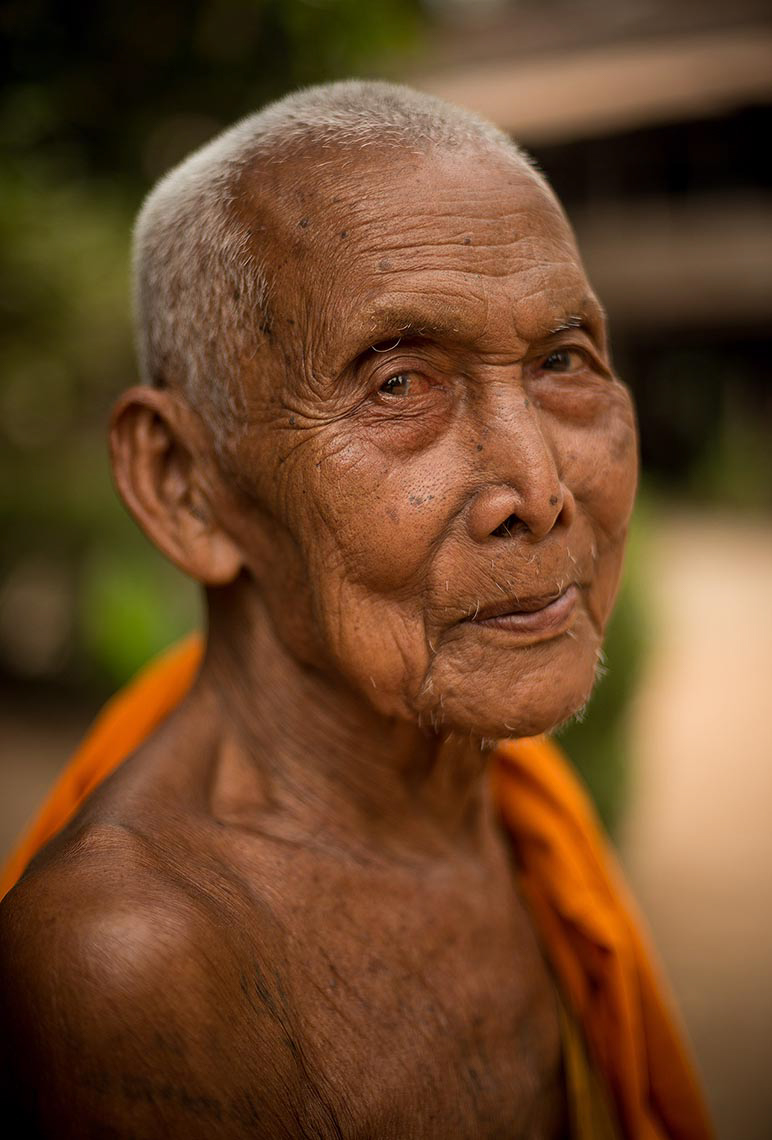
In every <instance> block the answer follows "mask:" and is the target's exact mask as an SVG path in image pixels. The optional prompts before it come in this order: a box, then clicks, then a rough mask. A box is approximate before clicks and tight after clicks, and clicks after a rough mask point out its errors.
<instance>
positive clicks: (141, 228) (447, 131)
mask: <svg viewBox="0 0 772 1140" xmlns="http://www.w3.org/2000/svg"><path fill="white" fill-rule="evenodd" d="M392 148H393V149H395V150H402V151H404V152H407V153H414V154H419V155H420V154H427V153H429V152H430V151H431V150H432V149H448V150H454V149H483V150H498V151H502V152H505V153H506V154H507V155H508V156H509V157H511V158H513V159H514V160H515V161H517V162H518V163H520V164H523V165H528V160H527V158H526V157H525V156H524V155H523V153H522V152H521V151H520V150H519V149H518V147H517V146H516V145H515V144H514V143H513V142H512V140H511V139H510V138H509V137H508V136H507V135H505V134H504V133H503V132H502V131H500V130H498V129H497V128H496V127H494V126H493V125H492V124H491V123H488V122H486V121H485V120H483V119H480V118H478V117H477V116H475V115H473V114H471V113H469V112H467V111H464V110H461V109H460V108H458V107H455V106H453V105H452V104H449V103H446V102H444V101H443V100H440V99H437V98H434V97H432V96H429V95H424V94H421V93H420V92H417V91H413V90H411V89H409V88H407V87H401V86H396V85H393V84H388V83H374V82H373V83H371V82H359V81H348V82H344V83H333V84H327V85H323V86H319V87H312V88H308V89H306V90H303V91H299V92H297V93H295V94H292V95H289V96H287V97H286V98H284V99H281V100H279V101H278V102H276V103H273V104H271V105H269V106H268V107H266V108H264V109H263V110H262V111H260V112H258V113H257V114H255V115H251V116H249V117H248V118H246V119H243V120H242V121H241V122H239V123H237V124H236V125H235V126H233V127H231V128H230V129H229V130H227V131H225V132H224V133H223V134H221V135H220V136H218V137H217V138H216V139H214V140H213V141H212V142H210V143H208V144H207V145H206V146H205V147H203V148H202V149H201V150H199V151H197V152H196V153H194V154H193V155H191V156H190V157H189V158H187V159H186V160H185V161H184V162H182V163H181V164H180V165H179V166H178V167H176V168H175V169H174V170H172V171H171V172H170V173H169V174H167V175H166V176H165V177H164V178H163V179H162V180H161V181H160V182H159V183H158V185H157V186H156V187H155V188H154V189H153V190H152V191H151V193H150V194H149V196H148V198H147V200H146V201H145V204H144V206H143V208H142V210H141V212H140V215H139V218H138V220H137V226H136V230H135V244H134V273H135V315H136V325H137V347H138V354H139V361H140V369H141V375H142V379H143V381H144V382H146V383H149V384H153V385H156V386H163V385H172V386H175V387H177V388H179V389H181V390H182V391H184V392H185V393H186V395H187V396H188V398H189V400H190V401H191V403H193V404H194V406H196V407H198V408H200V409H202V410H206V413H207V416H208V418H209V420H210V422H211V423H212V425H213V427H214V429H215V437H216V438H217V439H219V440H221V439H222V436H223V435H224V433H225V432H226V431H229V430H232V429H233V427H234V425H236V424H238V422H239V421H240V420H242V418H243V408H242V406H241V388H240V385H239V382H238V380H239V377H240V375H241V374H242V373H243V370H244V368H245V366H246V364H247V363H248V362H249V361H251V360H252V359H253V358H254V357H255V355H256V353H257V351H258V349H259V347H260V344H261V341H262V339H263V336H264V334H265V331H266V328H267V322H268V306H269V294H270V291H271V287H272V282H273V274H272V262H273V260H274V259H275V257H276V256H277V248H278V243H277V242H275V241H272V237H274V236H276V235H275V234H274V233H273V232H272V230H273V227H274V225H276V228H277V229H278V228H279V226H278V221H279V218H280V217H281V214H282V211H283V208H284V194H285V191H286V189H287V187H285V186H284V184H283V183H284V182H285V181H288V180H290V179H291V180H293V181H295V182H296V181H297V179H298V173H299V170H300V171H301V173H303V170H302V168H303V165H304V164H307V165H308V170H307V171H305V177H306V178H307V179H309V180H313V179H314V177H315V174H316V171H317V170H318V169H319V164H320V163H329V162H330V161H331V160H332V158H333V154H334V160H335V161H336V162H338V163H340V162H344V164H345V157H346V155H347V154H348V155H350V157H351V159H352V161H356V162H361V161H362V160H363V159H366V157H367V153H368V150H371V151H372V155H373V159H376V157H378V158H382V156H383V154H384V152H385V151H386V152H387V151H388V150H389V149H392ZM327 152H329V154H328V153H327ZM335 152H337V153H335ZM256 220H258V224H257V225H255V224H254V223H255V221H256Z"/></svg>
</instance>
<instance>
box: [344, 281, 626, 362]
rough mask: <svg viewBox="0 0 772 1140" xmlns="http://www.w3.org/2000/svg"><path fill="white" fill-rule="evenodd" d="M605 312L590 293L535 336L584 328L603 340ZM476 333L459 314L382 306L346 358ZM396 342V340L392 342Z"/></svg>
mask: <svg viewBox="0 0 772 1140" xmlns="http://www.w3.org/2000/svg"><path fill="white" fill-rule="evenodd" d="M604 320H605V313H604V310H603V308H602V306H601V305H600V302H599V301H598V300H597V299H596V298H595V297H594V296H593V295H592V294H591V295H590V296H588V297H585V298H583V299H582V301H581V303H580V304H579V305H577V307H576V308H575V309H573V310H571V311H569V312H564V313H560V311H559V310H558V312H557V313H553V315H552V317H551V318H550V319H549V324H546V323H545V327H544V328H543V331H542V332H541V333H540V335H539V336H538V337H537V338H534V339H535V340H546V339H547V338H548V337H551V336H556V335H558V334H559V333H561V332H566V331H568V330H569V329H583V330H585V331H586V332H587V334H588V335H589V336H590V337H591V338H592V339H594V340H597V341H602V340H603V336H604V334H603V328H604ZM474 335H475V332H474V330H472V329H471V328H464V327H463V322H462V320H461V319H460V317H459V318H457V319H456V320H453V319H450V320H445V319H443V318H442V316H441V315H440V314H439V313H438V314H436V315H433V314H430V313H428V312H427V313H424V314H421V313H420V312H417V311H416V309H414V308H412V307H411V308H408V307H395V308H389V307H384V308H383V309H381V310H380V311H378V312H377V313H375V314H374V315H373V322H372V326H371V328H370V329H368V330H367V331H365V330H364V329H363V330H362V333H361V335H360V336H359V337H358V338H357V346H356V347H355V348H354V349H353V351H351V352H350V354H348V362H349V363H352V364H353V363H356V362H360V361H362V360H363V359H364V358H366V357H367V355H369V353H370V352H371V351H373V350H375V351H382V352H383V351H386V347H384V348H380V349H379V348H378V346H381V345H384V346H387V347H388V348H392V347H394V348H396V347H397V344H399V343H400V342H402V341H415V340H426V341H431V340H451V341H453V340H455V341H457V342H463V341H469V340H470V339H472V338H473V337H474ZM395 342H396V343H395Z"/></svg>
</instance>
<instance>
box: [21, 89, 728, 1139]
mask: <svg viewBox="0 0 772 1140" xmlns="http://www.w3.org/2000/svg"><path fill="white" fill-rule="evenodd" d="M136 275H137V301H138V303H137V314H138V323H139V346H140V356H141V361H142V367H143V370H144V378H145V380H146V381H147V383H146V385H145V386H142V387H137V388H134V389H132V390H131V391H129V392H127V393H125V394H124V396H123V397H122V398H121V400H120V401H119V403H118V406H117V408H116V410H115V413H114V418H113V424H112V434H111V440H112V455H113V463H114V471H115V478H116V482H117V485H118V488H119V490H120V492H121V494H122V496H123V498H124V501H125V502H126V504H127V505H128V507H129V509H130V511H131V512H132V513H133V515H134V517H135V518H136V519H137V521H138V523H139V525H140V526H141V527H142V528H143V529H144V530H145V532H146V533H147V534H148V536H149V537H150V539H151V540H152V541H153V542H154V543H155V544H156V546H158V547H159V548H160V549H161V550H162V551H163V552H164V553H165V554H166V555H167V556H168V557H169V558H170V559H172V561H173V562H175V563H176V564H177V565H178V566H179V567H180V568H181V569H182V570H183V571H185V572H186V573H187V574H189V575H191V576H192V577H193V578H195V579H196V580H197V581H199V582H200V583H202V585H203V586H204V587H205V588H206V601H207V613H208V631H207V637H206V647H205V652H204V654H203V659H202V660H201V662H200V668H199V655H200V650H199V648H198V647H197V646H195V645H194V646H193V647H192V648H191V647H188V648H183V649H182V650H181V651H180V652H179V654H178V655H177V656H176V657H173V658H169V659H167V660H166V661H165V662H162V663H161V665H159V666H156V668H155V670H154V671H153V672H152V673H151V674H149V675H147V676H146V677H145V678H144V679H142V680H141V681H140V682H139V683H138V686H135V688H134V689H133V690H131V691H130V692H129V694H127V695H125V696H124V697H123V698H122V699H121V701H122V703H121V702H119V704H118V705H116V706H114V707H113V709H112V710H110V711H109V712H108V714H107V717H106V720H103V721H102V723H101V724H100V726H99V727H98V728H97V730H96V734H95V736H94V737H92V740H91V742H90V743H88V744H87V745H86V748H85V751H84V753H83V754H82V756H81V759H80V761H79V763H80V765H81V767H80V769H79V771H80V776H79V777H78V779H80V781H81V782H80V785H79V786H78V787H77V788H74V787H72V786H69V790H68V791H67V796H69V801H68V804H67V805H66V810H63V809H62V806H61V803H60V804H59V806H57V805H56V804H54V806H53V809H51V810H53V812H54V816H53V817H51V818H49V819H48V821H47V822H45V823H44V832H41V833H40V834H39V835H38V837H37V839H36V840H35V843H34V844H33V846H38V845H39V843H40V841H41V840H42V839H43V838H45V837H46V836H47V835H50V834H51V833H53V832H55V831H56V830H57V829H61V830H60V833H59V834H58V836H57V838H55V839H54V840H52V842H50V843H49V844H48V845H47V846H46V847H45V849H44V850H43V852H42V853H41V854H40V855H39V856H38V857H37V858H36V859H35V860H34V861H33V863H32V865H31V866H30V867H29V869H28V870H27V873H26V874H25V875H24V877H23V879H22V880H21V882H20V883H19V885H18V886H17V887H16V888H15V889H14V890H13V891H12V892H11V893H10V895H9V896H8V898H7V899H6V902H5V903H4V906H3V910H2V926H1V937H0V946H1V948H2V963H3V974H4V978H5V982H4V987H3V992H4V998H3V1001H4V1017H5V1020H6V1025H7V1027H8V1030H7V1033H6V1037H5V1041H6V1052H7V1071H8V1073H9V1074H10V1079H9V1080H8V1082H7V1084H8V1093H7V1099H8V1101H9V1103H11V1104H13V1106H14V1108H13V1111H14V1112H16V1113H17V1114H18V1118H19V1119H24V1120H25V1122H26V1123H25V1124H24V1126H23V1127H21V1129H20V1135H30V1136H31V1135H40V1136H44V1137H97V1136H99V1137H102V1136H110V1137H115V1138H118V1137H120V1138H126V1140H129V1138H135V1137H137V1138H139V1137H159V1136H162V1135H163V1136H174V1137H177V1136H180V1137H182V1136H185V1137H188V1136H189V1137H207V1138H209V1137H215V1136H216V1137H224V1138H230V1137H234V1138H235V1137H267V1138H268V1137H270V1138H274V1137H276V1138H279V1137H287V1138H289V1137H312V1136H313V1137H320V1138H322V1137H325V1138H326V1137H394V1138H408V1137H410V1138H412V1137H415V1138H419V1137H426V1138H429V1137H431V1138H435V1137H436V1138H440V1137H442V1138H451V1137H452V1138H467V1137H468V1138H470V1140H471V1138H488V1137H490V1138H492V1137H504V1136H506V1137H529V1138H534V1140H535V1138H537V1137H539V1138H542V1137H543V1138H546V1137H550V1138H552V1137H559V1136H560V1137H562V1136H565V1135H576V1136H579V1135H581V1136H586V1137H587V1136H597V1137H604V1136H621V1135H629V1136H639V1137H641V1138H644V1137H645V1138H647V1140H649V1138H652V1140H653V1138H655V1137H665V1136H672V1137H676V1136H678V1137H687V1136H689V1137H704V1136H707V1135H708V1131H709V1129H708V1125H707V1124H706V1122H705V1120H704V1117H703V1113H702V1109H701V1106H700V1101H699V1096H698V1093H697V1092H696V1089H695V1088H694V1085H693V1083H692V1079H691V1075H690V1071H689V1067H688V1062H687V1060H686V1059H685V1057H684V1055H683V1052H682V1050H681V1047H680V1045H679V1042H678V1038H677V1034H676V1032H675V1031H674V1030H673V1028H672V1026H671V1025H670V1023H669V1021H668V1017H667V1013H666V1011H665V1009H664V1007H663V1002H662V999H661V997H660V994H659V990H658V986H657V983H656V980H655V979H654V977H653V975H652V970H651V967H650V965H649V963H648V960H647V957H646V954H645V951H644V950H643V949H642V947H641V944H640V939H639V936H638V934H637V932H636V930H635V927H634V925H633V923H632V920H631V919H630V918H629V916H628V915H627V912H626V911H625V909H624V906H623V903H622V902H620V900H619V899H618V893H617V890H616V888H615V887H614V885H613V879H612V877H611V873H610V872H608V871H607V870H606V869H605V866H604V859H605V856H604V855H603V853H602V850H601V848H600V845H599V840H598V839H597V836H596V835H595V832H594V831H593V825H592V823H591V821H590V820H589V816H588V814H587V811H586V808H585V807H584V806H583V804H582V802H581V800H580V794H579V792H578V790H577V789H576V788H575V786H574V785H573V783H571V781H570V777H568V775H567V773H566V772H565V769H564V768H563V767H562V765H561V761H560V759H559V757H558V756H557V755H556V754H555V753H554V751H551V749H550V746H549V745H548V744H547V743H546V742H542V743H539V742H538V741H536V742H534V741H529V740H528V739H525V740H524V738H531V737H534V736H535V735H536V734H540V733H543V732H545V731H546V730H549V729H551V728H553V727H554V726H556V725H559V724H560V723H561V722H562V721H565V720H566V719H567V718H568V717H570V716H571V715H572V714H574V713H575V712H576V711H577V710H578V709H580V708H581V706H582V705H583V704H584V703H585V702H586V700H587V699H588V696H589V694H590V691H591V689H592V686H593V681H594V678H595V673H596V667H597V663H598V660H599V656H600V651H601V643H602V638H603V630H604V626H605V624H606V621H607V618H608V616H609V612H610V609H611V605H612V602H613V598H614V593H615V590H616V586H617V580H618V577H619V572H620V566H621V561H622V552H623V546H624V538H625V531H626V527H627V523H628V518H629V515H630V510H631V506H632V502H633V495H634V488H635V481H636V435H635V426H634V416H633V411H632V407H631V401H630V397H629V394H628V392H627V390H626V388H625V387H624V386H623V385H622V384H621V383H620V381H619V380H618V379H617V378H616V377H615V375H614V373H613V369H612V366H611V363H610V360H609V355H608V348H607V344H606V334H605V326H604V317H603V311H602V309H601V307H600V305H599V303H598V301H597V300H596V298H595V297H594V295H593V293H592V290H591V288H590V286H589V284H588V282H587V279H586V277H585V274H584V271H583V269H582V266H581V263H580V260H579V257H578V254H577V251H576V248H575V244H574V241H573V238H572V235H571V232H570V230H569V228H568V226H567V224H566V221H565V218H564V216H563V214H562V212H561V209H560V207H559V205H558V203H557V202H556V200H555V198H554V196H553V195H552V193H551V192H550V190H549V188H548V187H547V186H546V184H545V182H544V179H543V178H542V177H541V176H540V175H539V174H538V173H537V172H536V171H535V170H534V169H533V167H532V166H531V165H530V164H529V162H528V161H527V160H526V159H525V158H524V157H523V155H522V154H521V153H520V152H519V151H518V149H517V148H516V147H515V146H514V145H513V144H512V143H511V141H510V140H509V139H508V138H507V137H506V136H504V135H502V134H501V133H500V132H499V131H497V130H496V129H495V128H493V127H492V126H490V125H489V124H486V123H484V122H481V121H480V120H478V119H476V118H474V117H473V116H471V115H468V114H466V113H464V112H462V111H459V110H457V109H456V108H453V107H450V106H448V105H446V104H444V103H441V102H439V101H436V100H433V99H428V98H426V97H424V96H421V95H418V94H417V93H414V92H411V91H409V90H406V89H403V88H397V87H391V86H388V85H383V84H361V83H347V84H337V85H332V86H329V87H322V88H316V89H311V90H308V91H305V92H302V93H300V94H297V95H293V96H290V97H289V98H287V99H285V100H283V101H281V102H279V103H277V104H275V105H273V106H271V107H269V108H267V109H265V110H263V111H262V112H261V113H260V114H257V115H255V116H254V117H252V118H249V119H246V120H244V121H243V122H242V123H240V124H238V125H237V126H235V127H234V128H233V129H231V130H230V131H228V132H226V133H225V134H224V135H223V136H221V137H220V138H219V139H217V140H215V141H214V142H213V143H211V144H210V145H208V146H207V147H205V148H204V149H203V150H201V151H200V152H198V153H197V154H195V155H193V156H192V157H191V158H189V159H188V160H187V161H186V162H184V163H183V164H182V165H181V166H180V167H179V168H178V169H177V170H175V171H173V172H172V173H171V174H170V175H169V176H168V177H166V178H165V179H164V180H163V181H162V182H161V184H160V185H159V186H158V187H157V188H156V189H155V190H154V191H153V193H152V194H151V195H150V197H149V199H148V201H147V203H146V205H145V207H144V209H143V211H142V214H141V216H140V219H139V223H138V227H137V234H136ZM194 673H195V674H196V676H195V680H194V679H193V675H194ZM502 739H507V740H514V741H518V742H519V743H515V744H505V745H504V746H503V747H500V748H499V749H498V751H497V750H496V749H495V748H494V744H493V742H494V741H500V740H502ZM128 753H132V755H131V756H130V758H129V759H126V756H127V754H128ZM120 761H125V762H124V763H121V764H120V766H119V767H118V766H117V765H118V764H119V762H120ZM110 769H115V770H114V771H113V773H112V775H110V776H109V778H108V779H105V780H104V782H103V783H102V784H101V786H100V787H99V789H98V790H97V791H94V792H92V794H91V795H89V796H88V798H86V796H85V793H86V792H87V791H89V790H90V789H91V787H92V786H93V785H95V784H96V783H97V782H99V780H100V779H102V777H104V776H105V775H106V773H107V772H108V771H109V770H110ZM62 794H64V793H60V798H61V795H62ZM65 798H66V797H65ZM77 804H80V805H81V806H80V810H79V811H78V813H77V814H76V815H75V816H74V818H72V819H71V820H70V821H69V823H68V824H67V826H66V827H63V829H62V826H63V824H64V823H65V822H66V816H67V812H68V811H69V810H70V808H72V807H74V806H76V805H77ZM57 812H58V813H59V814H58V816H57ZM49 816H50V811H49ZM54 817H55V818H54ZM52 820H53V822H52ZM31 853H32V847H30V846H29V845H28V847H27V848H26V849H24V851H23V852H22V858H21V862H19V863H18V867H17V871H18V870H21V864H22V863H24V862H26V861H27V859H28V858H29V856H30V855H31ZM17 862H18V861H17ZM13 877H15V873H14V876H13Z"/></svg>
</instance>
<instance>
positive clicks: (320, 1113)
mask: <svg viewBox="0 0 772 1140" xmlns="http://www.w3.org/2000/svg"><path fill="white" fill-rule="evenodd" d="M473 886H474V885H473V884H470V883H461V884H458V883H455V884H450V883H447V882H442V883H430V884H421V885H418V884H416V883H415V882H412V881H411V880H410V878H409V877H405V878H400V877H399V876H397V877H393V878H391V879H389V878H388V877H386V878H382V879H379V878H378V877H376V880H375V881H373V880H372V879H369V878H368V877H367V876H365V877H364V878H362V879H357V878H356V877H348V876H344V878H343V879H342V880H340V881H337V882H336V880H335V876H331V875H327V876H324V877H323V878H322V880H321V882H320V881H318V880H317V881H316V883H315V884H313V885H312V884H308V883H306V884H303V883H302V882H299V883H296V884H295V885H294V888H293V889H290V890H288V891H287V892H286V894H285V895H284V898H283V901H282V905H281V907H280V911H281V915H280V923H281V928H282V932H283V934H282V944H283V950H282V952H281V953H280V954H275V955H274V956H273V959H272V961H271V962H270V965H269V968H268V969H267V970H263V971H261V972H258V973H254V972H253V973H252V974H250V973H249V971H247V972H246V975H245V976H246V984H247V989H248V997H249V1000H250V1001H253V1002H254V1003H255V1007H256V1008H257V1009H259V1010H260V1011H262V1012H263V1013H264V1012H265V1011H266V1010H267V1011H268V1013H269V1015H270V1016H271V1017H273V1018H275V1019H276V1022H277V1024H278V1026H279V1028H280V1032H281V1033H282V1035H283V1037H284V1039H285V1040H286V1049H287V1057H288V1058H289V1059H290V1062H291V1068H292V1071H293V1075H294V1076H293V1082H292V1084H293V1087H294V1094H293V1095H294V1099H295V1100H296V1101H297V1111H298V1112H299V1114H300V1116H301V1118H302V1119H307V1120H308V1121H309V1122H310V1123H309V1135H319V1136H327V1135H329V1136H338V1137H355V1136H356V1137H365V1136H366V1137H373V1138H374V1137H395V1138H396V1137H405V1136H410V1137H415V1138H416V1140H418V1138H420V1137H427V1138H429V1137H448V1136H453V1137H455V1138H458V1140H463V1138H465V1137H469V1138H470V1140H472V1138H475V1140H487V1138H494V1137H505V1136H506V1137H523V1138H529V1140H541V1138H547V1137H549V1138H554V1137H558V1136H562V1135H564V1114H565V1104H564V1095H563V1091H562V1090H563V1082H562V1075H561V1058H560V1042H559V1030H558V1022H557V1011H556V1004H555V995H554V992H553V988H552V985H551V982H550V980H549V977H548V974H547V972H546V969H545V967H544V963H543V961H542V959H541V957H540V954H539V952H538V949H537V947H536V944H535V941H534V937H533V934H532V931H531V928H530V925H529V923H528V920H527V918H526V916H525V914H524V913H523V911H522V908H521V906H520V904H519V902H518V900H517V897H516V896H515V895H514V894H513V892H512V890H511V884H509V883H499V884H496V883H488V884H482V883H480V884H477V889H473ZM312 887H313V889H311V888H312Z"/></svg>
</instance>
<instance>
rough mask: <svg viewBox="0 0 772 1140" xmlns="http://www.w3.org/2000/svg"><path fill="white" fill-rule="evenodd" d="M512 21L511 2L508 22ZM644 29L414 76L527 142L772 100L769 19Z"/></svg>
mask: <svg viewBox="0 0 772 1140" xmlns="http://www.w3.org/2000/svg"><path fill="white" fill-rule="evenodd" d="M560 7H562V5H561V6H560ZM676 8H677V6H676ZM518 23H519V16H518V12H517V10H516V9H513V10H512V11H511V14H510V22H509V25H508V26H509V27H517V25H518ZM646 35H647V38H645V39H641V38H639V36H638V34H636V35H635V36H633V37H631V38H620V37H619V36H618V37H617V38H616V39H615V40H606V41H605V42H601V43H599V42H597V41H593V42H590V43H587V42H585V43H581V44H578V43H576V42H575V37H569V38H568V43H567V42H566V39H565V38H563V37H561V36H560V35H558V34H555V35H553V37H552V41H551V42H540V47H538V48H536V47H531V49H530V50H525V48H524V46H523V43H522V42H520V43H518V44H516V46H513V50H512V52H511V54H509V55H502V45H501V43H500V44H499V45H498V46H497V48H496V51H495V53H494V54H492V55H491V56H490V57H489V58H488V59H485V60H481V59H479V58H477V57H476V54H475V53H474V52H470V56H471V58H470V57H469V56H466V57H465V56H463V55H459V57H458V58H457V59H456V60H455V62H454V63H453V64H452V65H451V64H447V63H446V64H445V65H444V66H443V67H441V68H439V69H437V70H431V71H430V72H429V74H425V73H424V74H422V75H421V76H420V77H419V78H418V79H417V80H416V79H414V82H416V83H417V85H418V86H420V87H422V88H423V89H424V90H426V91H429V92H431V93H433V94H436V95H441V96H443V97H444V98H446V99H449V100H451V101H452V102H454V103H459V104H461V105H462V106H465V107H469V108H470V109H472V110H475V111H478V112H479V113H480V114H482V115H484V116H485V117H486V118H489V119H492V120H493V121H494V122H496V123H498V124H499V125H500V126H502V127H504V128H506V129H507V130H510V131H512V133H513V134H515V135H516V136H517V137H518V138H519V139H521V140H522V141H523V142H524V143H526V144H528V145H536V144H544V143H553V142H562V141H565V140H569V139H573V138H587V137H590V136H593V135H597V134H603V133H607V132H610V131H617V130H620V129H625V128H633V127H636V126H639V125H642V124H649V123H653V122H658V121H672V120H674V119H682V118H685V117H695V116H697V117H699V116H703V115H705V114H711V113H714V112H720V111H722V110H724V109H728V108H732V107H734V106H738V105H743V104H748V103H754V102H769V101H770V100H772V23H767V22H760V23H756V24H752V25H750V24H748V25H744V26H739V27H738V26H734V27H726V26H724V27H721V28H715V27H713V28H708V29H705V28H698V29H697V30H694V29H692V30H691V31H689V32H687V31H685V30H682V29H679V30H678V31H677V32H675V33H673V32H666V31H665V30H664V29H662V30H660V31H659V33H656V34H655V33H654V32H653V31H652V30H650V29H647V33H646ZM504 39H505V41H506V40H507V39H508V37H504ZM523 39H527V37H526V36H525V35H524V36H523ZM475 46H478V45H475Z"/></svg>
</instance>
